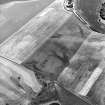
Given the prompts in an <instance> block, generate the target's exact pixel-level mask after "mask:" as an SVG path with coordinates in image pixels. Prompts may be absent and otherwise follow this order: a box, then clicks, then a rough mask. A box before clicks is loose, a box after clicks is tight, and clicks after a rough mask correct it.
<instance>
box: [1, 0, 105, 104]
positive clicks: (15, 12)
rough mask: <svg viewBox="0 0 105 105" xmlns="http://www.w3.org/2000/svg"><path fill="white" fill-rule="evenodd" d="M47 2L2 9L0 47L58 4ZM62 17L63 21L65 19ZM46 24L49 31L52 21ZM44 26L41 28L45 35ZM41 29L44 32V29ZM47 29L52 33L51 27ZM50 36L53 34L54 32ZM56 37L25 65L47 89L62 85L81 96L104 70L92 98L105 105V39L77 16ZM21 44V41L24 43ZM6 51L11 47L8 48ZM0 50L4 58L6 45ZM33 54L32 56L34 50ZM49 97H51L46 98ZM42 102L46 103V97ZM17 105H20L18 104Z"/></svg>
mask: <svg viewBox="0 0 105 105" xmlns="http://www.w3.org/2000/svg"><path fill="white" fill-rule="evenodd" d="M44 1H45V2H43V3H42V1H41V0H40V1H35V2H30V3H23V4H22V3H17V4H15V5H14V6H12V7H8V8H9V9H6V8H3V7H2V9H1V17H0V21H2V22H1V24H0V34H1V36H0V43H2V42H3V41H4V40H6V39H7V38H8V37H10V36H11V35H12V34H13V33H15V32H16V31H18V30H19V29H20V28H21V27H22V26H23V25H24V24H25V23H27V22H28V21H29V20H30V19H31V18H32V17H33V16H35V15H36V14H38V13H39V11H41V10H43V9H44V8H45V7H47V6H48V5H49V4H50V3H51V2H52V1H54V0H52V1H51V0H44ZM37 3H38V4H37ZM39 6H40V8H39ZM54 8H57V7H54ZM57 11H59V8H57ZM56 14H57V13H56ZM44 15H45V14H44ZM66 15H67V14H66ZM57 16H58V15H57ZM61 16H62V17H63V15H61ZM67 16H68V15H67ZM50 18H51V17H50ZM65 18H66V17H65ZM2 19H3V20H2ZM45 19H46V18H45ZM47 19H48V18H47ZM55 19H56V18H55ZM49 20H50V19H49ZM52 20H53V19H52ZM52 20H50V21H52ZM45 21H46V22H45V23H44V25H45V26H46V27H47V25H46V24H48V23H47V21H48V20H45ZM50 21H48V22H50ZM40 22H42V21H40ZM44 25H43V24H42V25H41V26H42V31H43V28H44ZM53 25H55V24H53ZM46 27H45V28H46ZM56 27H57V26H56ZM56 27H54V28H53V29H55V28H56ZM23 28H24V27H23ZM39 29H40V31H41V28H39ZM47 29H49V27H48V28H47ZM33 30H34V29H33ZM33 30H32V31H33ZM36 32H39V31H36ZM49 32H52V30H51V31H49ZM39 33H40V34H48V33H44V31H43V33H41V32H39ZM52 34H53V35H52V36H51V37H50V38H49V39H48V40H47V41H46V42H44V43H43V44H42V45H40V47H39V48H38V49H37V50H35V51H34V52H33V53H32V54H30V56H29V57H28V58H27V59H25V60H24V61H22V62H21V64H22V65H23V66H25V67H26V68H28V69H30V70H32V71H34V73H35V75H36V77H37V79H38V81H39V83H40V84H42V85H43V82H44V81H45V82H49V81H58V82H59V83H60V84H62V86H64V87H65V88H66V89H67V90H70V89H71V88H72V89H74V91H76V92H77V93H79V92H80V91H81V90H82V87H83V86H84V84H85V83H86V82H87V80H88V79H89V77H90V76H91V74H92V72H93V71H94V70H95V69H96V68H102V69H103V73H102V75H101V76H100V78H99V79H98V80H97V81H96V83H95V84H94V86H93V87H92V89H91V90H90V92H89V93H88V96H89V98H90V100H91V101H92V102H93V103H94V104H98V105H105V88H104V86H105V72H104V68H105V67H104V65H105V63H104V57H105V56H104V55H105V54H104V53H105V52H104V48H105V36H104V35H103V34H98V33H95V32H91V31H90V30H88V29H87V28H86V27H84V26H83V25H82V24H81V23H80V22H79V20H78V19H77V18H76V17H75V16H74V15H73V14H71V15H70V16H68V18H67V19H66V20H65V21H64V22H63V24H62V25H60V27H59V28H58V29H57V30H54V33H52ZM13 35H14V36H15V34H13ZM17 35H18V34H17ZM19 35H20V34H19ZM33 35H36V33H35V32H33ZM19 40H20V41H21V39H19ZM27 40H28V39H27ZM7 44H8V43H7ZM1 45H2V44H1ZM4 45H5V43H4ZM20 45H21V44H20ZM8 46H9V44H8ZM16 47H17V46H16ZM20 47H21V46H20ZM23 47H24V46H23ZM4 48H7V47H5V46H4ZM7 49H8V48H7ZM0 50H1V51H0V54H1V55H2V52H3V51H5V50H4V49H3V45H2V46H0ZM2 50H3V51H2ZM22 50H23V49H22ZM7 51H12V50H7ZM15 51H17V50H14V52H15ZM29 52H30V53H31V52H32V50H30V51H29ZM6 53H10V52H6ZM4 55H5V54H4ZM4 55H3V56H4ZM10 56H12V54H11V55H9V56H8V54H7V55H6V57H7V58H9V57H10ZM13 56H14V55H13ZM4 57H5V56H4ZM16 57H17V56H16ZM10 59H12V60H15V58H12V57H11V58H10ZM66 68H67V69H66ZM41 72H43V75H41ZM50 95H51V94H49V97H50ZM46 97H48V96H47V95H46ZM41 98H42V101H43V100H44V98H45V97H41ZM51 98H52V97H51ZM49 100H50V99H49ZM49 100H48V101H49ZM16 105H18V104H17V103H16Z"/></svg>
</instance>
